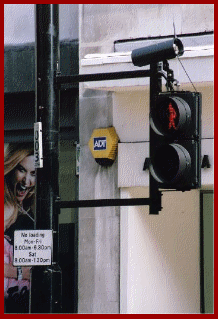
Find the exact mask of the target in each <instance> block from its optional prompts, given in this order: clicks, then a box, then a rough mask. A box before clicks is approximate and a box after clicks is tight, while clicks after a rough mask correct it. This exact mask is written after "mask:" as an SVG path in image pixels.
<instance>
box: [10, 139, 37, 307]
mask: <svg viewBox="0 0 218 319" xmlns="http://www.w3.org/2000/svg"><path fill="white" fill-rule="evenodd" d="M34 188H35V167H34V149H33V143H12V144H8V146H7V148H6V150H5V156H4V310H5V313H28V312H29V291H30V271H31V268H30V267H15V266H13V244H14V231H15V230H27V229H34V219H33V205H34Z"/></svg>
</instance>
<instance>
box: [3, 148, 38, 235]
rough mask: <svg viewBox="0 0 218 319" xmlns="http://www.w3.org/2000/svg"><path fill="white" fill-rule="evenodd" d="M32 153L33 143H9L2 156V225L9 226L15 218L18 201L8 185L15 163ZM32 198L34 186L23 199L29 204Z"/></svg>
mask: <svg viewBox="0 0 218 319" xmlns="http://www.w3.org/2000/svg"><path fill="white" fill-rule="evenodd" d="M30 155H34V148H33V143H11V144H9V145H8V146H7V148H6V150H5V156H4V225H5V226H4V227H5V229H7V228H9V227H10V226H11V225H12V224H13V223H14V222H15V221H16V219H17V216H18V210H19V209H18V202H17V199H16V197H15V194H14V192H13V190H12V189H11V187H10V183H11V178H12V176H13V174H14V170H15V168H16V167H17V165H18V164H19V163H20V162H21V161H22V160H23V159H24V158H25V157H27V156H30ZM33 199H34V187H33V189H32V190H31V192H29V193H28V196H27V197H26V198H25V201H26V202H27V201H28V205H29V206H31V204H32V203H33Z"/></svg>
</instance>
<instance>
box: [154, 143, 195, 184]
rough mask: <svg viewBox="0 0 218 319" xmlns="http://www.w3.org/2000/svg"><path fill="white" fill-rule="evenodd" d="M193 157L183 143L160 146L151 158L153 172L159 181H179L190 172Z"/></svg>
mask: <svg viewBox="0 0 218 319" xmlns="http://www.w3.org/2000/svg"><path fill="white" fill-rule="evenodd" d="M190 167H191V158H190V155H189V153H188V151H187V150H186V149H185V148H184V147H183V146H181V145H178V144H170V145H165V146H162V147H160V148H159V149H158V150H157V151H156V153H155V155H154V156H153V158H151V170H150V171H151V174H152V176H153V177H154V178H155V179H156V180H157V181H159V182H162V183H173V182H177V181H178V180H180V179H181V177H184V176H185V175H187V173H188V172H189V169H190Z"/></svg>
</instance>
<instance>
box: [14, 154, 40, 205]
mask: <svg viewBox="0 0 218 319" xmlns="http://www.w3.org/2000/svg"><path fill="white" fill-rule="evenodd" d="M12 182H13V186H14V192H15V197H16V198H17V200H18V202H20V203H21V202H22V201H23V200H24V198H25V197H26V196H27V194H28V193H29V192H30V190H31V188H32V187H33V186H35V166H34V156H33V155H30V156H27V157H25V158H24V159H23V160H22V161H21V162H20V163H19V164H18V165H17V167H16V168H15V172H14V177H13V181H12Z"/></svg>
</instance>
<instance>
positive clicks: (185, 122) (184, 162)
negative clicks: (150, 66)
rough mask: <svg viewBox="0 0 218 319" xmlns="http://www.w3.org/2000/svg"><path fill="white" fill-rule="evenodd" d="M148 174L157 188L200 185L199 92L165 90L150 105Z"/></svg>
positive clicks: (187, 188)
mask: <svg viewBox="0 0 218 319" xmlns="http://www.w3.org/2000/svg"><path fill="white" fill-rule="evenodd" d="M150 174H151V175H152V177H153V179H154V180H155V181H156V183H157V187H158V188H159V189H161V188H163V189H176V190H181V191H185V190H190V189H196V188H199V187H201V94H200V93H198V92H187V91H184V92H183V91H181V92H166V93H159V94H157V95H156V98H155V102H154V105H150Z"/></svg>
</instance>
